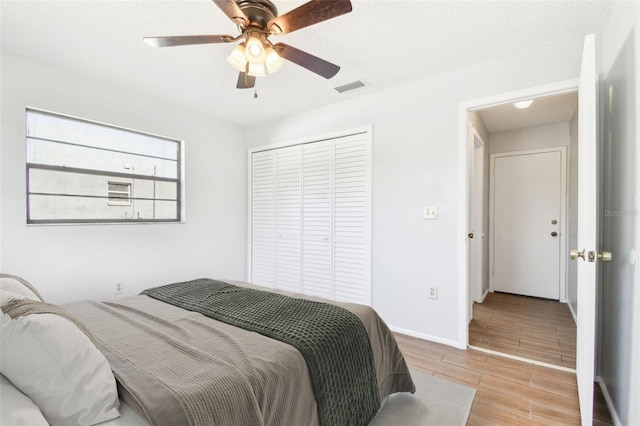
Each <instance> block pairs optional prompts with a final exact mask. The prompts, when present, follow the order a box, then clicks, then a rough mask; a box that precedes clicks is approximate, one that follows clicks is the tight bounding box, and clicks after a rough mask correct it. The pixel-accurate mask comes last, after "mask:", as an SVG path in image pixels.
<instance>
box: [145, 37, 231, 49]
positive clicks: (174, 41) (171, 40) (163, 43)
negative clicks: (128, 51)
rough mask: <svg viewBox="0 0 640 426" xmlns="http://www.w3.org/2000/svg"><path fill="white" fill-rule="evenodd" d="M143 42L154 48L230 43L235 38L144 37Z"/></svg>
mask: <svg viewBox="0 0 640 426" xmlns="http://www.w3.org/2000/svg"><path fill="white" fill-rule="evenodd" d="M143 40H144V41H145V43H147V44H148V45H149V46H153V47H171V46H187V45H190V44H210V43H229V42H230V41H234V40H235V38H233V37H231V36H230V35H184V36H167V37H144V38H143Z"/></svg>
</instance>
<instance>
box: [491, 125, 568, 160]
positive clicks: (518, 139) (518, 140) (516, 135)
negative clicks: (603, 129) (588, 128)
mask: <svg viewBox="0 0 640 426" xmlns="http://www.w3.org/2000/svg"><path fill="white" fill-rule="evenodd" d="M569 130H570V129H569V122H562V123H554V124H548V125H545V126H538V127H528V128H523V129H516V130H509V131H505V132H499V133H491V143H490V144H489V153H491V154H496V153H499V152H511V151H526V150H529V149H542V148H553V147H557V146H569Z"/></svg>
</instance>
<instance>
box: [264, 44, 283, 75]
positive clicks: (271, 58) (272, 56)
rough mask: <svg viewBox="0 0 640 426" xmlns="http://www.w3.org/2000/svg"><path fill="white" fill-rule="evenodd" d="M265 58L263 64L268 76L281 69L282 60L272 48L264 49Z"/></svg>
mask: <svg viewBox="0 0 640 426" xmlns="http://www.w3.org/2000/svg"><path fill="white" fill-rule="evenodd" d="M265 51H266V57H265V58H264V64H265V66H266V67H267V72H268V73H269V74H273V73H274V72H277V71H278V70H280V68H282V66H283V65H284V59H282V58H281V57H280V55H278V53H277V52H276V51H275V50H274V49H273V47H267V48H266V49H265Z"/></svg>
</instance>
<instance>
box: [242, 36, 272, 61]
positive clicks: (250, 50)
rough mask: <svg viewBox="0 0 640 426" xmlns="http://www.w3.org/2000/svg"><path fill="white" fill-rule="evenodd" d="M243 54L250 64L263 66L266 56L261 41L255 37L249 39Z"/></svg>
mask: <svg viewBox="0 0 640 426" xmlns="http://www.w3.org/2000/svg"><path fill="white" fill-rule="evenodd" d="M244 54H245V56H246V58H247V61H249V63H252V64H264V58H265V56H267V55H266V52H265V50H264V46H263V45H262V41H261V40H260V39H259V38H257V37H249V40H247V48H246V49H245V51H244Z"/></svg>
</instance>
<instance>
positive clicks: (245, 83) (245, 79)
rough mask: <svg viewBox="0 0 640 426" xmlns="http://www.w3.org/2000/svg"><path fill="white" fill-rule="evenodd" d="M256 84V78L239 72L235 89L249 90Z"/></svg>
mask: <svg viewBox="0 0 640 426" xmlns="http://www.w3.org/2000/svg"><path fill="white" fill-rule="evenodd" d="M255 84H256V78H255V77H254V76H252V75H249V74H246V73H243V72H241V73H240V74H239V75H238V84H237V85H236V89H251V88H252V87H253V86H255Z"/></svg>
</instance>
